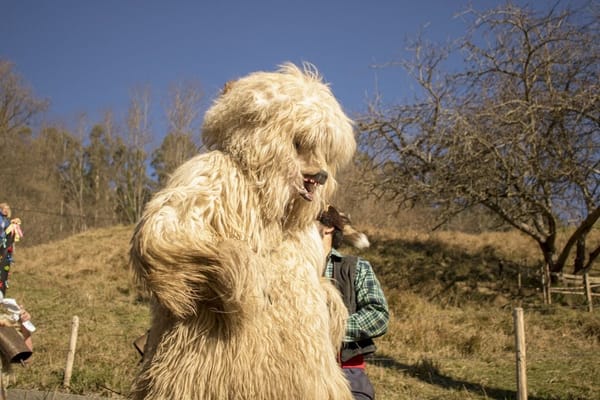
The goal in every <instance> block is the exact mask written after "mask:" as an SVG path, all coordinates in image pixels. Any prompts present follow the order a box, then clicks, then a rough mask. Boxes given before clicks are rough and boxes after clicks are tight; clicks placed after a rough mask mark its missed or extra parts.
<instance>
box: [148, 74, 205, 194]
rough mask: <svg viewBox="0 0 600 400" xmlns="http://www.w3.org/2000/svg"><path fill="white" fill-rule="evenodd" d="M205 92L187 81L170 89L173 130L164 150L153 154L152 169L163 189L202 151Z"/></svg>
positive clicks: (171, 126) (168, 109)
mask: <svg viewBox="0 0 600 400" xmlns="http://www.w3.org/2000/svg"><path fill="white" fill-rule="evenodd" d="M203 96H204V95H203V91H202V90H201V88H200V85H199V84H197V83H193V82H185V83H182V84H179V85H173V86H171V88H170V89H169V97H168V101H167V105H166V113H167V120H168V121H169V131H168V132H167V134H166V136H165V138H164V139H163V142H162V143H161V145H160V147H159V148H158V149H156V151H155V152H154V153H153V155H152V166H153V167H154V170H155V174H156V176H157V178H158V185H159V186H163V185H164V184H165V182H166V180H167V179H168V177H169V175H170V174H171V172H173V171H174V170H175V169H176V168H177V167H178V166H180V165H181V164H183V162H184V161H186V160H187V159H189V158H190V157H192V156H194V155H196V154H197V153H198V150H199V145H198V141H199V140H198V139H197V138H196V137H195V135H196V136H199V126H198V125H199V123H198V120H199V116H200V110H201V107H200V106H201V101H202V99H203Z"/></svg>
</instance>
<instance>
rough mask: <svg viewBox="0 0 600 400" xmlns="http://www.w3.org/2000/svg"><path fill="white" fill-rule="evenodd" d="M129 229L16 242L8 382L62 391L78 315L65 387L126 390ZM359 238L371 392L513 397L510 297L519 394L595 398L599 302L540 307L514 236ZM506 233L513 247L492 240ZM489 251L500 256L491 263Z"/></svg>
mask: <svg viewBox="0 0 600 400" xmlns="http://www.w3.org/2000/svg"><path fill="white" fill-rule="evenodd" d="M132 229H133V228H132V227H123V226H119V227H114V228H110V229H103V230H97V231H90V232H86V233H83V234H79V235H75V236H72V237H69V238H67V239H65V240H62V241H58V242H55V243H50V244H45V245H42V246H36V247H31V248H27V247H23V246H22V245H19V247H17V249H16V254H15V259H16V263H15V266H14V268H13V273H12V275H11V286H10V288H9V289H8V297H14V298H16V299H17V300H18V301H19V302H20V303H22V304H23V305H24V306H25V307H26V308H27V309H28V310H29V311H30V312H31V314H32V316H33V322H34V323H35V325H36V326H37V327H38V331H37V332H36V333H35V351H34V355H33V357H32V362H31V364H30V365H29V366H28V367H25V368H23V367H21V366H13V374H12V375H13V377H12V380H11V383H10V387H12V388H19V389H39V390H55V391H67V390H66V389H63V388H62V381H63V373H64V367H65V361H66V357H67V350H68V344H69V336H70V331H71V324H72V318H73V316H78V318H79V335H78V341H77V352H76V356H75V365H74V370H73V375H72V379H71V388H70V391H71V392H72V393H78V394H99V395H102V396H105V397H121V395H126V394H127V393H128V391H129V385H130V383H131V380H132V379H133V376H134V373H135V370H136V368H137V366H138V361H139V357H138V355H137V353H136V352H135V350H134V348H133V346H132V342H133V340H134V339H135V338H136V337H138V336H139V335H140V334H142V333H143V332H145V330H146V327H147V326H148V323H149V314H148V308H147V304H145V303H144V302H143V301H141V300H140V299H139V296H138V295H137V293H136V291H135V289H134V288H133V286H132V283H131V279H130V275H129V272H128V270H127V253H128V245H129V239H130V237H131V234H132ZM507 235H508V234H507ZM371 239H372V242H373V245H372V247H371V248H370V249H368V250H366V251H364V252H362V253H360V254H359V255H361V256H363V257H365V258H367V259H369V260H370V261H371V262H372V264H373V266H374V268H375V270H376V272H377V274H378V276H379V279H380V280H381V282H382V284H383V286H384V290H385V292H386V295H387V298H388V302H389V304H390V309H391V313H392V321H391V325H390V329H389V331H388V333H387V334H386V335H385V336H383V337H382V338H380V339H379V340H378V341H377V344H378V346H379V350H378V352H377V353H376V355H375V357H374V359H372V360H371V362H370V366H369V375H370V376H371V377H372V379H373V381H374V383H375V386H376V389H377V391H378V398H379V399H383V400H385V399H391V400H395V399H425V400H427V399H464V398H467V399H490V398H492V399H505V398H515V387H516V384H515V378H514V377H515V371H514V359H515V356H514V352H513V351H514V337H513V324H512V310H513V308H514V307H515V306H517V305H519V304H521V305H523V307H524V309H525V316H526V335H527V346H528V348H527V350H528V352H527V354H528V358H529V359H528V367H529V368H528V369H529V382H528V385H529V389H530V397H529V398H530V399H533V400H540V399H547V400H550V399H553V400H554V399H597V398H599V397H600V383H597V379H596V377H597V376H598V373H599V372H600V358H599V357H597V355H598V354H600V317H599V312H598V311H595V312H594V313H587V312H585V311H584V308H583V307H581V306H580V304H579V303H578V301H577V300H568V299H565V301H563V302H562V305H553V306H543V305H542V304H540V301H541V295H540V294H539V293H538V292H537V291H536V285H537V282H536V278H535V276H533V275H532V276H530V277H529V278H527V279H524V287H523V288H522V290H521V291H520V292H519V291H518V288H517V287H516V273H515V271H516V270H514V269H511V268H512V267H511V266H514V265H516V264H517V263H526V262H524V260H526V259H529V260H532V261H528V262H527V263H529V264H531V265H534V264H535V262H534V261H533V259H534V257H533V256H529V258H528V253H527V248H528V245H527V243H525V242H523V240H522V238H520V237H517V238H514V237H512V238H511V237H509V236H506V237H503V238H500V239H499V238H497V237H496V238H493V239H489V238H486V237H485V236H468V235H458V234H439V235H436V236H435V237H432V236H430V235H426V236H423V235H417V234H413V233H396V234H387V235H385V236H380V237H377V236H373V235H372V236H371ZM511 241H513V242H514V243H521V245H522V246H521V247H518V246H512V247H511V249H512V250H510V251H506V250H505V249H503V248H502V246H494V243H500V244H506V243H508V242H511ZM343 250H345V251H349V250H348V249H343ZM500 260H503V262H505V263H506V265H507V267H506V268H504V270H503V271H502V273H500V271H499V269H498V262H499V261H500ZM511 271H512V272H511ZM569 303H571V304H573V307H567V306H566V305H567V304H569ZM599 308H600V307H599Z"/></svg>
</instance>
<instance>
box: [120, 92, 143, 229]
mask: <svg viewBox="0 0 600 400" xmlns="http://www.w3.org/2000/svg"><path fill="white" fill-rule="evenodd" d="M149 107H150V92H149V90H148V89H143V88H138V89H135V90H134V91H133V94H132V97H131V102H130V106H129V111H128V114H127V134H126V135H125V138H118V140H117V144H116V150H115V154H114V160H115V161H114V164H115V170H114V171H115V175H116V176H115V179H114V182H115V187H116V201H117V208H118V212H119V214H120V219H121V220H122V221H123V222H124V223H134V222H136V221H137V220H138V219H139V218H140V217H141V215H142V211H143V209H144V205H145V204H146V201H147V200H148V198H149V196H150V187H149V186H150V183H149V178H148V174H147V169H148V165H147V163H148V155H147V152H146V149H145V147H146V145H147V144H148V143H149V141H150V124H149Z"/></svg>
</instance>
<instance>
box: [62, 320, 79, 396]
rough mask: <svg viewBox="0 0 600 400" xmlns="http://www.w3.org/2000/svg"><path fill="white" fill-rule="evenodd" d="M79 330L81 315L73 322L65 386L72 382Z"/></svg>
mask: <svg viewBox="0 0 600 400" xmlns="http://www.w3.org/2000/svg"><path fill="white" fill-rule="evenodd" d="M78 330H79V317H78V316H74V317H73V321H72V323H71V340H69V352H68V353H67V365H66V367H65V377H64V380H63V386H64V387H69V386H70V384H71V373H72V372H73V361H74V360H75V347H77V331H78Z"/></svg>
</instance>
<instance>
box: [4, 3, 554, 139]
mask: <svg viewBox="0 0 600 400" xmlns="http://www.w3.org/2000/svg"><path fill="white" fill-rule="evenodd" d="M503 3H504V2H503V1H500V0H495V1H493V0H479V1H477V0H475V1H473V4H474V6H475V7H476V8H478V9H487V8H491V7H494V6H497V5H499V4H503ZM517 3H520V4H523V3H524V2H519V1H517ZM536 3H537V4H538V5H539V4H548V5H550V4H553V3H554V2H553V1H552V2H551V1H546V0H539V2H536ZM525 4H526V3H525ZM466 5H467V0H410V1H405V0H372V1H366V0H362V1H361V0H318V1H315V0H305V1H294V2H287V1H283V0H280V1H275V0H270V1H267V0H238V1H228V0H220V1H208V0H205V1H202V0H197V1H183V0H171V1H166V0H165V1H156V0H147V1H141V0H96V1H92V0H88V1H85V0H47V1H44V0H38V1H33V0H0V10H1V12H0V58H4V59H8V60H10V61H12V62H13V63H14V64H15V69H16V71H17V72H18V73H20V74H21V75H22V76H23V78H24V79H25V81H26V82H28V83H29V84H30V86H31V87H32V89H33V90H34V92H35V94H36V95H38V96H39V97H43V98H47V99H49V100H50V101H51V107H50V110H49V112H48V114H47V115H46V116H45V117H46V118H47V119H50V120H52V121H58V122H62V123H64V124H65V125H67V126H73V125H74V124H75V121H76V119H77V116H78V115H79V114H80V113H86V114H87V115H88V116H89V117H90V119H91V120H92V122H98V121H99V119H100V116H101V115H102V113H103V112H104V111H106V110H113V111H114V112H115V115H116V116H117V118H119V117H121V118H122V116H123V115H124V113H125V111H126V109H127V105H128V102H129V99H130V94H131V90H132V89H133V88H134V87H136V86H144V85H147V86H149V87H150V88H151V90H152V96H153V97H152V99H153V107H152V115H151V116H152V122H153V128H154V131H155V135H156V136H158V137H160V135H162V134H164V132H162V131H163V130H164V129H165V128H164V124H165V120H164V112H163V110H162V106H161V104H160V103H161V101H162V100H164V97H165V96H166V93H167V89H168V87H169V85H172V84H178V83H181V82H186V81H197V82H199V83H200V84H201V86H202V87H203V89H204V91H205V94H206V98H205V107H206V106H207V105H208V104H209V103H210V100H211V99H212V98H213V97H214V95H215V94H216V93H217V91H218V90H219V89H220V88H221V87H222V85H223V84H224V83H225V82H226V81H228V80H230V79H234V78H236V77H239V76H242V75H245V74H247V73H249V72H252V71H256V70H273V69H275V68H276V67H277V65H278V64H280V63H282V62H284V61H292V62H295V63H299V62H302V61H309V62H312V63H314V64H315V65H316V66H317V68H318V69H319V71H320V72H321V74H322V75H323V76H324V78H325V80H326V81H328V82H329V83H330V84H331V87H332V89H333V91H334V94H335V95H336V96H337V97H338V99H339V100H340V102H341V103H342V105H343V106H344V108H345V109H346V110H347V112H348V113H349V114H350V115H352V114H353V113H358V112H361V111H364V110H365V107H366V103H367V100H368V99H369V98H370V97H371V96H372V95H373V93H374V92H375V88H376V87H377V88H378V89H379V91H380V92H381V93H382V94H383V96H384V100H386V101H388V102H394V101H397V100H398V99H402V98H407V97H410V95H411V91H412V89H411V83H410V81H409V80H408V79H407V77H406V76H405V74H404V73H403V72H402V71H401V70H399V69H383V70H381V69H378V70H376V69H374V68H373V67H372V65H373V64H382V63H385V62H389V61H392V60H397V59H399V58H401V57H404V56H406V53H404V50H403V49H404V47H405V46H404V43H405V39H406V38H407V37H414V35H416V34H417V32H418V31H419V30H420V29H421V28H422V27H423V26H426V25H427V26H428V27H427V28H426V30H425V32H426V36H427V37H428V38H430V39H432V40H436V41H444V40H447V39H451V38H456V37H457V36H459V35H461V34H463V33H464V29H465V25H464V24H463V22H462V21H460V20H459V19H456V18H453V16H454V15H455V14H456V13H457V12H459V11H461V10H462V9H464V7H465V6H466Z"/></svg>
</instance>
